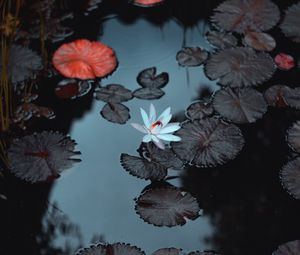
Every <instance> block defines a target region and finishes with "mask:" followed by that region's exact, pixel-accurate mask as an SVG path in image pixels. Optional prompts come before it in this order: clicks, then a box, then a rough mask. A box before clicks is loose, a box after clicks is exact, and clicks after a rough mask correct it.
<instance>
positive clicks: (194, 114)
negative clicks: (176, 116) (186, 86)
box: [186, 101, 214, 120]
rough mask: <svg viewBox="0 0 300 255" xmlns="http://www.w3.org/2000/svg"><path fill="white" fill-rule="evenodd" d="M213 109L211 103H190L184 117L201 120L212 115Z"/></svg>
mask: <svg viewBox="0 0 300 255" xmlns="http://www.w3.org/2000/svg"><path fill="white" fill-rule="evenodd" d="M213 112H214V108H213V106H212V104H211V102H206V101H199V102H195V103H192V104H191V105H190V106H189V107H188V108H187V110H186V116H187V117H188V118H189V119H190V120H198V119H203V118H205V117H209V116H211V115H213Z"/></svg>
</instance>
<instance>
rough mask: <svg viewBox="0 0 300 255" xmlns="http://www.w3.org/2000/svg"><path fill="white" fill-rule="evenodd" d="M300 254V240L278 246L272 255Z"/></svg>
mask: <svg viewBox="0 0 300 255" xmlns="http://www.w3.org/2000/svg"><path fill="white" fill-rule="evenodd" d="M299 254H300V240H295V241H290V242H287V243H284V244H281V245H279V247H278V248H277V250H276V251H274V252H273V253H272V255H299Z"/></svg>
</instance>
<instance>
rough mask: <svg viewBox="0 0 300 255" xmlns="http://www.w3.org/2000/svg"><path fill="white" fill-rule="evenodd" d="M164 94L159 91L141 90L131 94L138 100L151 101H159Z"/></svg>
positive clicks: (152, 89)
mask: <svg viewBox="0 0 300 255" xmlns="http://www.w3.org/2000/svg"><path fill="white" fill-rule="evenodd" d="M164 94H165V92H164V91H162V90H161V89H155V88H141V89H137V90H135V91H134V92H133V96H134V97H136V98H139V99H145V100H153V99H159V98H161V97H162V96H163V95H164Z"/></svg>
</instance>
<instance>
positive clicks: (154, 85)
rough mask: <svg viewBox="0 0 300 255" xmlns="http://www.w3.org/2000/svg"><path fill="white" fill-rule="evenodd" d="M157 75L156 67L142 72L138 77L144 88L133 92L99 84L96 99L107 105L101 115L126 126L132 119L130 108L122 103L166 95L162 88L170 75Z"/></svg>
mask: <svg viewBox="0 0 300 255" xmlns="http://www.w3.org/2000/svg"><path fill="white" fill-rule="evenodd" d="M156 73H157V71H156V67H150V68H147V69H145V70H142V71H141V72H140V73H139V74H138V76H137V83H138V84H139V85H140V86H141V87H142V88H139V89H136V90H135V91H133V92H132V91H130V90H129V89H127V88H125V87H124V86H122V85H120V84H109V85H106V86H104V87H102V86H101V84H100V83H99V84H98V88H96V90H95V98H96V99H97V100H101V101H103V102H105V103H106V104H105V105H104V106H103V108H102V110H101V115H102V116H103V117H104V118H105V119H107V120H108V121H110V122H113V123H118V124H125V123H126V121H127V120H128V119H129V118H130V114H129V108H128V107H126V106H125V105H123V104H121V102H126V101H129V100H131V99H133V97H136V98H138V99H145V100H152V99H159V98H161V97H162V96H163V95H164V94H165V92H164V91H163V90H162V88H163V87H165V86H166V85H167V83H168V82H169V75H168V73H166V72H162V73H160V74H156Z"/></svg>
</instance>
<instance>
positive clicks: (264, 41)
mask: <svg viewBox="0 0 300 255" xmlns="http://www.w3.org/2000/svg"><path fill="white" fill-rule="evenodd" d="M245 43H246V44H247V45H248V46H250V47H251V48H253V49H256V50H261V51H272V50H274V49H275V47H276V41H275V39H274V38H273V37H272V36H271V35H269V34H267V33H262V32H252V31H251V32H247V34H246V35H245Z"/></svg>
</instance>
